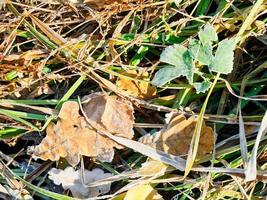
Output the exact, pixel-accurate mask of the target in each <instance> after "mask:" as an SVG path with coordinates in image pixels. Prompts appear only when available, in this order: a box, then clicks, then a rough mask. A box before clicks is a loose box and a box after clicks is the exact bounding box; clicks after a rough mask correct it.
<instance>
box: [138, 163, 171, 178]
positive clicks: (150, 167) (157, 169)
mask: <svg viewBox="0 0 267 200" xmlns="http://www.w3.org/2000/svg"><path fill="white" fill-rule="evenodd" d="M167 168H168V165H166V164H164V163H162V162H160V161H157V160H149V161H147V162H145V163H143V164H142V167H141V168H140V169H139V170H138V174H139V175H141V176H155V175H158V176H161V175H164V173H165V171H166V170H167Z"/></svg>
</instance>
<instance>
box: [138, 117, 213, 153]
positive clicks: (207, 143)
mask: <svg viewBox="0 0 267 200" xmlns="http://www.w3.org/2000/svg"><path fill="white" fill-rule="evenodd" d="M196 123H197V119H196V118H195V117H190V118H189V119H186V118H185V117H184V115H171V117H170V121H169V123H168V124H167V125H166V127H165V128H163V129H162V130H160V131H159V132H157V133H155V134H153V135H150V134H149V135H146V136H143V137H141V138H140V140H139V141H140V142H142V143H144V144H147V145H149V146H151V147H153V148H156V149H158V150H161V151H164V152H166V153H169V154H172V155H178V156H185V155H186V154H187V153H188V150H189V148H190V144H191V139H192V136H193V133H194V129H195V126H196ZM213 135H214V134H213V131H212V128H211V127H208V126H206V125H205V124H204V125H203V126H202V130H201V135H200V142H199V147H198V153H197V156H198V157H201V156H203V155H205V154H207V153H210V152H211V151H212V148H213V141H214V137H213Z"/></svg>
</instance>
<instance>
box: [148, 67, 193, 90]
mask: <svg viewBox="0 0 267 200" xmlns="http://www.w3.org/2000/svg"><path fill="white" fill-rule="evenodd" d="M187 73H188V71H187V69H185V68H183V67H175V66H171V65H168V66H165V67H163V68H162V69H160V70H159V71H157V73H156V74H155V76H154V78H153V80H152V84H153V85H156V86H157V87H162V86H163V85H165V84H166V83H168V82H169V81H171V80H173V79H176V78H178V77H180V76H185V74H187Z"/></svg>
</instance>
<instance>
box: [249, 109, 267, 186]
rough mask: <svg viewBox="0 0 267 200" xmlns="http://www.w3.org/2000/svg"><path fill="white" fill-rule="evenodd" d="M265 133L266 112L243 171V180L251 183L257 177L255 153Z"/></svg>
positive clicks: (266, 126) (266, 125) (266, 124)
mask: <svg viewBox="0 0 267 200" xmlns="http://www.w3.org/2000/svg"><path fill="white" fill-rule="evenodd" d="M266 132H267V111H266V112H265V115H264V117H263V119H262V122H261V126H260V130H259V132H258V135H257V138H256V141H255V144H254V147H253V149H252V153H251V157H250V159H249V161H248V165H247V168H246V170H245V180H246V181H252V180H255V179H256V177H257V152H258V148H259V145H260V141H261V140H262V138H263V137H264V135H265V134H266Z"/></svg>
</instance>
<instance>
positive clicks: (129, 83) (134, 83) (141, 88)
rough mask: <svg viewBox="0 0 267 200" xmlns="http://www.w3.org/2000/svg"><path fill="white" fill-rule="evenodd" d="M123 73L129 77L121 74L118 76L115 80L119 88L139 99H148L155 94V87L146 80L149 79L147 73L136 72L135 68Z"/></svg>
mask: <svg viewBox="0 0 267 200" xmlns="http://www.w3.org/2000/svg"><path fill="white" fill-rule="evenodd" d="M123 75H125V76H127V77H130V78H127V77H123V76H121V77H119V78H118V80H117V82H116V84H117V86H118V88H119V89H121V90H124V91H126V92H127V93H129V94H131V95H133V96H135V97H138V98H140V99H150V98H152V97H154V96H155V95H156V93H157V89H156V87H155V86H152V85H151V84H149V83H148V82H146V81H147V80H149V79H148V73H137V72H136V71H135V70H130V71H128V72H127V73H124V74H123ZM131 78H133V79H134V80H133V79H131ZM145 80H146V81H145Z"/></svg>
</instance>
